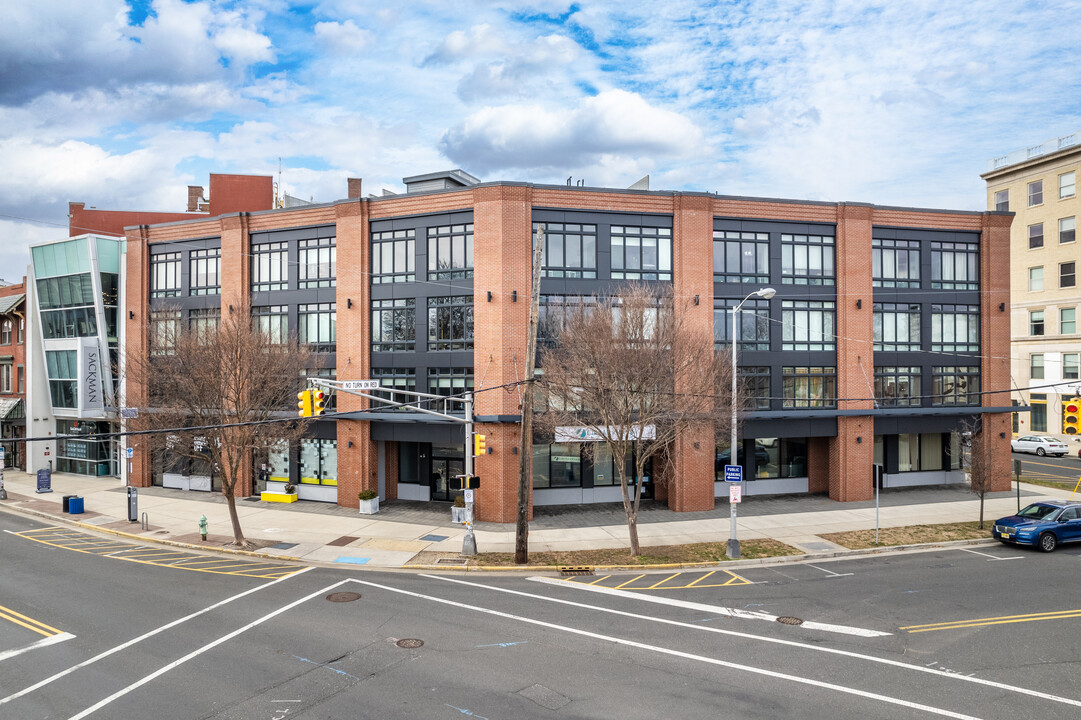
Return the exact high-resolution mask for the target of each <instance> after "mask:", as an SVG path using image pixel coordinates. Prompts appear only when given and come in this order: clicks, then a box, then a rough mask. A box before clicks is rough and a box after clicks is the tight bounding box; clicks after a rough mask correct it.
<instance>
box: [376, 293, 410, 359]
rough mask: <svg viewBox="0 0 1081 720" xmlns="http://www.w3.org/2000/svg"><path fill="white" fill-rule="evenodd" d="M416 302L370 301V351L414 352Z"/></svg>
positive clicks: (401, 299)
mask: <svg viewBox="0 0 1081 720" xmlns="http://www.w3.org/2000/svg"><path fill="white" fill-rule="evenodd" d="M416 317H417V301H416V300H414V299H413V298H399V299H397V300H372V351H373V352H389V351H395V350H415V349H416V347H417V328H416V324H417V321H416Z"/></svg>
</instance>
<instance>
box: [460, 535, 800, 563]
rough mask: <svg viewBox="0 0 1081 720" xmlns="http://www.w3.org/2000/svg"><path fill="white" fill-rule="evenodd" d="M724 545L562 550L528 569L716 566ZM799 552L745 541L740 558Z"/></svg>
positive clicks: (497, 557) (535, 555)
mask: <svg viewBox="0 0 1081 720" xmlns="http://www.w3.org/2000/svg"><path fill="white" fill-rule="evenodd" d="M726 549H727V543H726V542H714V543H693V544H690V545H661V546H657V547H643V548H642V554H641V555H639V556H638V557H632V556H631V551H630V549H628V548H612V549H605V550H565V551H561V552H530V553H529V565H528V566H529V567H556V566H559V565H591V566H594V567H596V566H598V565H628V566H634V565H667V564H672V563H679V564H691V563H716V562H721V561H723V560H728V556H727V555H725V550H726ZM800 553H801V551H800V550H797V549H796V548H794V547H791V546H789V545H785V544H784V543H782V542H778V541H777V540H768V539H767V540H744V541H742V542H741V543H740V554H741V555H742V556H743V559H745V560H751V559H754V558H764V557H778V556H781V555H798V554H800ZM469 564H470V565H489V566H503V567H511V566H514V565H515V563H514V553H480V554H478V555H477V557H476V558H473V559H472V560H470V563H469Z"/></svg>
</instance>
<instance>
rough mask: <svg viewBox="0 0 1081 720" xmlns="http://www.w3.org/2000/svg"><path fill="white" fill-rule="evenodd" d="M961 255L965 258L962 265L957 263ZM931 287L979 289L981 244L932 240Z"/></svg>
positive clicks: (938, 288)
mask: <svg viewBox="0 0 1081 720" xmlns="http://www.w3.org/2000/svg"><path fill="white" fill-rule="evenodd" d="M959 256H960V257H961V258H962V259H963V260H964V262H963V263H962V264H961V266H960V267H958V264H957V260H958V257H959ZM959 271H960V273H959ZM958 274H961V275H963V277H958ZM931 288H932V289H935V290H979V289H980V246H979V244H978V243H968V242H945V241H940V240H938V241H932V242H931Z"/></svg>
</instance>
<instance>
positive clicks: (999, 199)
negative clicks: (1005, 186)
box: [995, 190, 1010, 212]
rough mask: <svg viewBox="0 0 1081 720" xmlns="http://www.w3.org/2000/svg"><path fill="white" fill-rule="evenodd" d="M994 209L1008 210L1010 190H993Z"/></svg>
mask: <svg viewBox="0 0 1081 720" xmlns="http://www.w3.org/2000/svg"><path fill="white" fill-rule="evenodd" d="M995 210H998V211H999V212H1009V210H1010V191H1009V190H996V191H995Z"/></svg>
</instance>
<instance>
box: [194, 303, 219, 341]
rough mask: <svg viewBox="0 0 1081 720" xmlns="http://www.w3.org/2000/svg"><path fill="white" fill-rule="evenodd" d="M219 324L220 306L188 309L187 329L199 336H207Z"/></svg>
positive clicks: (212, 332) (216, 329) (216, 330)
mask: <svg viewBox="0 0 1081 720" xmlns="http://www.w3.org/2000/svg"><path fill="white" fill-rule="evenodd" d="M220 326H221V308H216V307H215V308H193V309H191V310H189V311H188V329H189V330H190V331H191V333H192V334H193V335H195V336H196V337H199V338H208V337H209V336H211V335H213V334H214V333H216V332H218V328H219V327H220Z"/></svg>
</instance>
